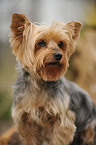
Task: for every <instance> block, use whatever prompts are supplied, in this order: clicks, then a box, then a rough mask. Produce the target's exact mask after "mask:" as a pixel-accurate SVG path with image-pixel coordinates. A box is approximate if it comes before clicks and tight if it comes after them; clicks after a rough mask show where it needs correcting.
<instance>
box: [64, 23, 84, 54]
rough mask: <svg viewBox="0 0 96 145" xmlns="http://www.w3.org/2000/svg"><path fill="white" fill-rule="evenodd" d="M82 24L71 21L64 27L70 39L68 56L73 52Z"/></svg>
mask: <svg viewBox="0 0 96 145" xmlns="http://www.w3.org/2000/svg"><path fill="white" fill-rule="evenodd" d="M81 26H82V24H81V23H80V22H77V21H71V22H69V23H67V24H66V25H65V30H66V34H67V35H68V37H69V39H70V50H69V56H70V55H71V54H72V53H73V52H74V51H75V48H76V44H77V40H78V38H79V35H80V30H81Z"/></svg>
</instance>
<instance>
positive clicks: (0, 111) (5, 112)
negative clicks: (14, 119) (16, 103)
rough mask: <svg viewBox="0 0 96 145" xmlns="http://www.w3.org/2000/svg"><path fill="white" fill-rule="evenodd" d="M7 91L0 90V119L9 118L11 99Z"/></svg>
mask: <svg viewBox="0 0 96 145" xmlns="http://www.w3.org/2000/svg"><path fill="white" fill-rule="evenodd" d="M8 96H9V94H8V92H0V120H11V105H12V99H11V98H10V97H8Z"/></svg>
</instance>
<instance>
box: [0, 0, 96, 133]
mask: <svg viewBox="0 0 96 145" xmlns="http://www.w3.org/2000/svg"><path fill="white" fill-rule="evenodd" d="M13 12H18V13H24V14H26V15H27V16H28V18H29V19H30V21H32V22H45V23H47V24H49V25H50V24H51V23H52V22H54V21H62V22H64V23H66V22H69V21H71V20H76V21H80V22H82V23H83V27H82V31H81V35H80V40H79V42H78V45H77V50H76V52H75V53H74V55H73V56H72V57H71V61H70V67H69V69H68V72H67V74H66V77H67V78H68V79H70V80H72V81H75V82H76V83H77V84H79V85H80V86H81V87H83V88H84V89H85V90H87V91H88V92H89V93H90V94H91V96H92V99H93V100H94V102H95V103H96V0H0V134H1V133H2V132H4V131H5V130H7V129H8V128H10V126H12V125H13V121H12V119H11V115H10V114H11V105H12V98H13V89H12V83H14V82H15V80H16V76H17V73H16V70H15V66H16V60H15V57H14V56H13V54H12V50H11V47H10V44H9V36H8V35H9V33H10V28H9V27H10V24H11V16H12V13H13Z"/></svg>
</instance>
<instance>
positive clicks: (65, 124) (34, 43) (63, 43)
mask: <svg viewBox="0 0 96 145" xmlns="http://www.w3.org/2000/svg"><path fill="white" fill-rule="evenodd" d="M80 27H81V24H80V23H79V22H75V21H73V22H70V23H67V24H66V25H63V24H61V23H57V24H55V25H52V26H51V27H50V28H48V27H45V26H36V25H34V24H32V23H31V22H30V21H29V20H28V18H27V17H26V16H25V15H22V14H13V18H12V24H11V30H12V32H13V34H12V35H11V43H12V47H13V52H14V54H15V55H16V56H17V59H18V60H19V61H20V63H21V67H20V75H19V77H18V79H17V82H16V85H15V97H14V103H13V108H12V117H13V119H14V121H15V124H16V126H17V129H18V131H19V133H20V135H21V137H22V138H23V141H24V143H25V144H26V145H69V144H72V145H90V144H92V145H95V143H96V142H95V140H94V138H95V126H96V107H95V105H94V104H93V102H92V100H91V98H90V96H89V95H88V94H87V93H86V92H85V91H83V90H82V89H81V88H79V87H78V86H77V85H75V84H74V83H72V82H70V81H67V80H66V79H65V78H64V77H63V75H64V74H65V73H66V70H67V67H68V60H69V57H70V55H71V54H72V53H73V52H74V50H75V46H76V42H77V39H78V36H79V32H80Z"/></svg>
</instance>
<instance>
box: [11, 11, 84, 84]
mask: <svg viewBox="0 0 96 145" xmlns="http://www.w3.org/2000/svg"><path fill="white" fill-rule="evenodd" d="M10 28H11V30H12V32H13V33H12V34H10V42H11V45H12V48H13V53H14V54H15V55H16V56H17V59H18V60H19V61H20V62H21V64H22V66H23V67H24V68H25V69H26V70H27V71H28V72H29V73H30V75H31V74H33V73H34V74H35V75H36V77H38V78H39V79H43V80H45V81H54V80H58V79H59V78H60V76H62V75H64V74H65V73H66V70H67V67H68V60H69V58H70V56H71V55H72V53H73V52H74V51H75V47H76V44H77V40H78V38H79V34H80V29H81V23H79V22H76V21H72V22H69V23H67V24H63V23H54V24H52V25H51V26H50V27H48V26H42V25H35V24H33V23H31V22H30V21H29V20H28V18H27V17H26V16H25V15H24V14H18V13H13V15H12V24H11V26H10Z"/></svg>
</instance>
